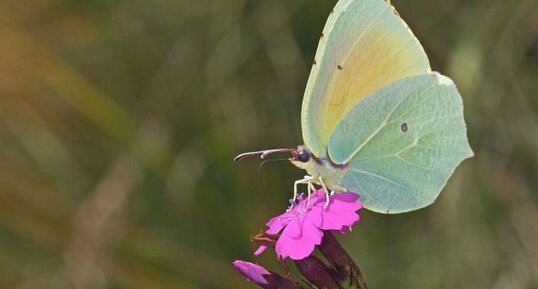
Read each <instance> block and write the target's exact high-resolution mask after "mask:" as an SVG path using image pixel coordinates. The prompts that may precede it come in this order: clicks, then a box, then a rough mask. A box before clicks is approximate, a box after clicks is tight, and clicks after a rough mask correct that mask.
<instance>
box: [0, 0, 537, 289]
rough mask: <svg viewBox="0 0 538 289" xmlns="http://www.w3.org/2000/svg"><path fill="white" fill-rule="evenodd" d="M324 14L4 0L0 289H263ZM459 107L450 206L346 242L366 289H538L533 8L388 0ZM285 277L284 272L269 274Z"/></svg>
mask: <svg viewBox="0 0 538 289" xmlns="http://www.w3.org/2000/svg"><path fill="white" fill-rule="evenodd" d="M334 4H335V1H334V0H331V1H327V0H310V1H306V0H257V1H247V0H190V1H186V0H145V1H141V0H133V1H125V0H92V1H82V0H48V1H35V0H17V1H16V0H2V1H1V2H0V288H21V289H22V288H39V289H46V288H185V289H189V288H193V289H195V288H224V289H227V288H229V289H235V288H255V286H254V285H252V284H249V283H247V282H246V281H244V280H243V278H241V277H240V276H239V274H237V273H236V272H234V271H233V269H232V267H231V265H230V262H231V261H233V260H235V259H246V260H251V261H252V260H254V258H253V256H252V255H251V253H252V252H253V249H254V246H253V245H252V244H250V243H249V235H250V234H253V233H257V232H258V231H259V230H260V229H263V224H264V223H265V221H266V220H268V218H270V217H271V216H273V215H275V214H276V213H278V212H280V211H282V210H283V209H284V208H285V207H286V204H287V199H288V198H289V197H290V196H291V193H292V182H293V181H294V180H295V179H297V178H299V177H301V176H302V175H303V172H301V171H299V170H298V169H295V168H293V167H292V165H290V164H289V163H286V162H280V163H271V164H268V165H267V166H266V167H265V168H264V170H263V190H264V192H263V195H260V191H261V187H260V183H259V174H258V164H259V161H258V160H246V161H244V162H241V163H239V164H234V163H233V162H232V158H233V156H234V155H235V154H237V153H239V152H243V151H247V150H255V149H261V148H273V147H283V146H284V147H286V146H295V145H297V144H300V143H301V132H300V104H301V99H302V94H303V90H304V87H305V84H306V80H307V77H308V73H309V70H310V65H311V63H312V59H313V55H314V52H315V49H316V46H317V41H318V38H319V35H320V32H321V29H322V27H323V25H324V23H325V20H326V17H327V15H328V13H329V11H330V10H331V9H332V7H333V6H334ZM393 4H394V5H395V6H396V8H397V9H398V10H399V12H400V14H401V15H402V17H403V18H404V19H405V20H406V21H407V22H408V23H409V25H410V26H411V28H412V29H413V31H414V32H415V34H416V35H417V36H418V38H419V39H420V40H421V42H422V43H423V45H424V47H425V49H426V52H427V53H428V55H429V56H430V59H431V63H432V66H433V68H434V70H438V71H441V72H443V73H444V74H447V75H448V76H450V77H452V78H453V79H454V80H455V82H456V83H457V85H458V87H459V89H460V92H461V94H462V96H463V99H464V102H465V115H466V120H467V122H468V126H469V131H468V133H469V137H470V142H471V146H472V147H473V149H474V150H475V153H476V157H474V158H473V159H470V160H466V161H465V162H464V163H463V165H461V166H460V167H459V168H458V169H457V171H456V173H455V175H454V176H453V177H452V178H451V180H450V182H449V184H448V186H447V187H446V188H445V190H444V192H443V193H442V195H441V197H440V198H439V199H438V201H437V202H436V203H435V204H434V205H432V206H430V207H428V208H426V209H423V210H420V211H417V212H413V213H408V214H403V215H395V216H386V215H379V214H375V213H371V212H367V211H362V212H361V215H362V220H361V222H360V223H359V225H358V226H356V227H355V230H354V231H353V233H352V234H350V235H348V236H345V237H343V238H340V240H341V241H342V243H343V244H344V246H345V247H346V249H347V250H348V251H349V252H350V254H352V256H353V257H354V258H355V259H356V260H357V262H358V263H359V264H360V266H361V268H362V270H363V273H364V275H365V278H366V281H367V283H368V285H369V287H370V288H414V289H420V288H495V289H500V288H538V205H537V204H538V200H537V198H538V196H537V195H536V192H537V190H538V170H537V164H538V121H537V110H538V98H537V95H536V94H537V92H538V1H536V0H494V1H492V0H476V1H466V0H431V1H420V0H394V1H393ZM256 260H257V261H258V262H260V263H263V264H264V265H266V266H268V267H270V268H274V269H275V270H278V269H279V268H278V264H277V263H276V261H275V258H274V255H272V254H271V253H269V254H267V253H266V254H265V255H264V256H262V257H261V258H257V259H256Z"/></svg>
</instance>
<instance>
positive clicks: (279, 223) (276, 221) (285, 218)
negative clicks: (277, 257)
mask: <svg viewBox="0 0 538 289" xmlns="http://www.w3.org/2000/svg"><path fill="white" fill-rule="evenodd" d="M290 220H292V219H291V218H290V214H289V213H288V212H286V213H284V214H282V215H279V216H276V217H274V218H272V219H271V220H269V222H267V224H266V225H267V227H269V228H268V229H267V231H266V232H267V234H271V235H276V234H278V232H280V230H282V229H283V228H284V227H285V226H286V225H287V224H288V223H289V222H290Z"/></svg>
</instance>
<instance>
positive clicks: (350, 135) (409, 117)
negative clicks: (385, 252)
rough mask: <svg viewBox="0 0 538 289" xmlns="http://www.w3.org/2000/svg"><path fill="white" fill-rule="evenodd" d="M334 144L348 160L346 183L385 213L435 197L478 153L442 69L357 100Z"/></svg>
mask: <svg viewBox="0 0 538 289" xmlns="http://www.w3.org/2000/svg"><path fill="white" fill-rule="evenodd" d="M328 152H329V156H330V158H331V159H332V160H333V161H334V162H335V163H337V164H348V166H349V167H348V170H347V172H346V174H345V175H344V177H343V178H342V180H341V185H342V186H343V187H344V188H346V189H348V190H350V191H354V192H358V193H359V194H360V195H361V199H360V200H361V202H362V203H363V204H364V206H365V207H366V208H368V209H370V210H373V211H376V212H381V213H400V212H406V211H412V210H416V209H419V208H422V207H424V206H426V205H429V204H431V203H432V202H433V201H434V200H435V199H436V198H437V196H438V195H439V193H440V191H441V189H442V188H443V187H444V185H445V184H446V182H447V180H448V178H449V177H450V175H452V173H453V171H454V169H455V168H456V166H458V165H459V164H460V163H461V162H462V161H463V160H464V159H466V158H469V157H471V156H472V155H473V152H472V150H471V148H470V147H469V143H468V140H467V133H466V125H465V121H464V118H463V104H462V99H461V97H460V95H459V93H458V91H457V89H456V87H455V85H454V83H453V82H452V81H451V80H450V79H449V78H447V77H445V76H442V75H440V74H438V73H430V74H424V75H418V76H413V77H409V78H405V79H402V80H399V81H396V82H394V83H392V84H390V85H388V86H386V87H384V88H382V89H380V90H378V91H376V92H374V93H373V94H371V95H370V96H368V97H367V98H365V99H364V100H363V101H361V102H360V103H358V104H357V105H356V106H355V107H353V108H352V109H351V110H350V111H349V113H348V114H347V115H346V116H345V117H344V118H342V120H341V122H340V123H339V124H338V125H337V127H336V128H335V129H334V132H333V133H332V135H331V137H330V140H329V145H328Z"/></svg>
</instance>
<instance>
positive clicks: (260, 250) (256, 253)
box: [254, 245, 267, 256]
mask: <svg viewBox="0 0 538 289" xmlns="http://www.w3.org/2000/svg"><path fill="white" fill-rule="evenodd" d="M265 249H267V246H265V245H261V246H260V247H258V249H257V250H256V252H254V256H259V255H260V254H261V253H263V252H264V251H265Z"/></svg>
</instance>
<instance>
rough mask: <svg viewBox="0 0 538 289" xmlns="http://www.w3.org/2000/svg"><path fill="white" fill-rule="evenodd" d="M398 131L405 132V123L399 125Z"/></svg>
mask: <svg viewBox="0 0 538 289" xmlns="http://www.w3.org/2000/svg"><path fill="white" fill-rule="evenodd" d="M400 129H401V130H402V132H406V131H407V129H408V127H407V123H406V122H404V123H402V124H401V125H400Z"/></svg>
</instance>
